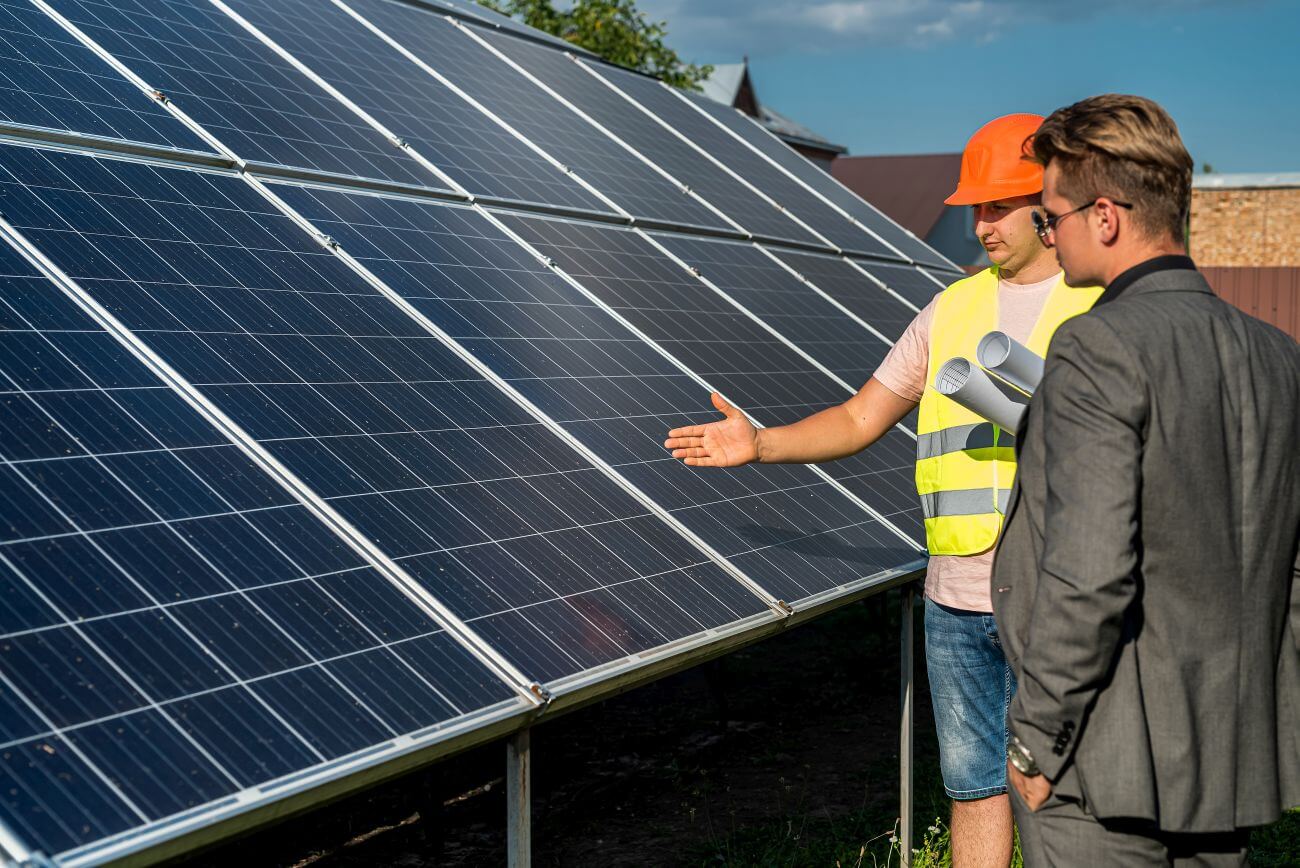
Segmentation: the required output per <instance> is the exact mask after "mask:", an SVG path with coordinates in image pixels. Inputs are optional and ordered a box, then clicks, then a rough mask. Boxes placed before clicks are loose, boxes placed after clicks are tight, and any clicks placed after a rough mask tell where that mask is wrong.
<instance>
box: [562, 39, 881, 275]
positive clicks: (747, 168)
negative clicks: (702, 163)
mask: <svg viewBox="0 0 1300 868" xmlns="http://www.w3.org/2000/svg"><path fill="white" fill-rule="evenodd" d="M585 65H586V66H587V67H588V68H589V69H592V70H595V71H596V72H597V73H598V74H599V75H601V76H602V77H603V78H605V79H606V80H607V81H609V82H610V83H612V84H613V85H614V86H616V87H617V88H618V89H619V90H621V91H623V92H624V93H626V94H627V95H628V96H630V97H632V99H633V100H635V101H636V102H637V103H638V104H639V105H642V106H644V107H645V108H646V109H648V110H650V111H651V112H653V113H654V114H655V116H656V117H658V118H659V119H660V120H661V121H663V122H664V123H665V124H667V125H668V126H670V127H672V128H673V129H675V130H676V131H677V132H679V133H681V134H682V135H684V136H685V137H686V138H688V139H690V140H691V141H692V142H694V143H695V144H696V145H697V146H698V147H699V148H700V149H701V150H703V151H704V152H705V153H708V154H712V155H713V156H714V157H715V158H717V159H719V160H721V161H722V162H724V163H725V164H726V165H727V166H728V167H729V168H730V169H731V170H732V171H733V172H736V173H737V174H738V175H740V176H741V177H742V178H744V179H745V180H746V181H748V182H749V183H751V184H753V185H754V186H755V187H757V188H758V189H760V190H762V191H763V192H764V193H767V194H768V195H769V196H771V197H772V198H773V199H774V200H776V201H777V202H778V203H779V204H780V205H781V206H782V207H784V208H785V210H786V211H787V212H788V213H790V214H792V215H793V216H795V217H797V218H798V219H799V220H801V221H803V223H804V224H805V225H807V226H809V227H810V228H812V229H813V230H814V231H816V232H817V233H819V234H820V235H821V236H822V237H823V238H825V239H827V240H828V241H829V242H830V243H831V244H832V245H835V246H838V247H841V248H843V249H844V250H852V251H856V252H859V253H867V254H874V255H879V256H894V255H895V254H894V252H893V251H892V250H890V249H889V248H888V247H886V246H885V245H884V244H881V243H880V241H879V240H877V239H876V238H875V237H874V236H872V235H870V234H868V233H867V232H865V231H864V230H862V229H861V228H859V227H858V226H855V225H854V224H853V223H852V222H850V221H849V220H848V219H847V218H846V217H844V215H842V214H840V213H839V212H837V211H835V209H833V208H831V207H830V206H828V205H827V204H826V203H825V202H823V201H822V200H820V199H818V198H817V197H816V196H814V195H812V194H811V193H809V191H808V190H807V188H806V187H804V186H803V185H802V184H800V183H799V182H798V181H796V180H795V179H793V178H791V177H789V176H788V175H786V174H784V173H783V172H781V171H780V170H778V169H776V168H775V167H773V166H772V165H771V164H770V163H768V162H767V161H765V160H763V159H762V157H760V156H759V155H757V154H755V153H754V151H753V150H752V149H750V148H747V147H745V145H744V144H743V143H742V142H739V141H737V140H736V139H735V138H734V137H732V136H729V135H727V133H726V131H725V130H723V129H721V128H719V127H718V125H717V124H714V123H713V122H712V121H710V120H709V119H708V118H707V117H705V116H704V115H702V114H700V113H698V112H695V111H692V110H691V107H690V106H689V105H687V104H686V103H683V102H682V101H681V100H679V99H677V97H676V96H674V95H673V92H672V91H671V90H669V89H668V88H666V87H665V86H664V85H663V84H662V83H660V82H659V81H658V80H656V79H653V78H647V77H646V76H642V75H637V74H635V73H632V72H627V71H626V70H623V69H619V68H617V67H613V66H609V65H607V64H603V63H595V62H590V63H586V64H585ZM796 156H797V155H796ZM799 159H802V157H800V158H799ZM809 165H811V164H809ZM814 171H819V170H817V169H815V168H814Z"/></svg>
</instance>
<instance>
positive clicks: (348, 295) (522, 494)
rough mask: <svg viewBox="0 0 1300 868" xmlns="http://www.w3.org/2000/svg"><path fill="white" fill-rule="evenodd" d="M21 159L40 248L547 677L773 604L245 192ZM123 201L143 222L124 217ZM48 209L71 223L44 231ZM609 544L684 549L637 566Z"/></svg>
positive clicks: (458, 609)
mask: <svg viewBox="0 0 1300 868" xmlns="http://www.w3.org/2000/svg"><path fill="white" fill-rule="evenodd" d="M33 162H45V163H48V164H49V165H48V166H45V167H39V168H38V167H33V166H31V163H33ZM0 165H3V166H4V167H5V168H6V169H7V170H8V172H9V173H10V178H9V180H8V183H6V184H5V185H4V195H5V198H6V200H8V201H11V202H15V203H18V204H19V205H20V206H22V208H23V209H24V210H22V211H20V212H19V214H18V215H15V217H14V221H15V223H16V224H17V225H18V226H19V228H20V229H21V230H23V231H25V232H27V233H28V234H29V236H30V237H31V239H32V241H33V243H34V244H36V245H37V246H38V247H39V248H41V249H42V250H44V251H45V252H46V253H47V254H48V255H49V256H51V257H52V258H53V259H54V260H55V262H56V263H57V264H58V265H59V266H60V267H62V268H64V269H65V270H66V271H67V272H68V273H69V274H70V275H71V276H72V277H73V278H74V279H77V280H79V281H84V284H85V286H86V289H87V291H88V292H90V293H91V294H92V295H93V296H94V297H95V298H96V299H97V300H99V301H100V302H101V303H103V304H104V305H105V306H106V307H108V308H109V309H110V310H112V311H113V312H114V313H115V314H116V315H118V316H119V317H121V319H122V320H123V322H124V323H125V324H126V325H127V327H128V328H131V329H132V330H133V331H134V332H135V333H136V334H137V335H140V336H141V337H142V339H143V340H145V341H146V343H147V344H148V345H149V346H150V347H151V348H153V349H154V350H155V351H156V352H158V353H159V354H160V355H161V356H162V357H164V358H165V359H167V360H168V361H169V362H171V363H172V364H174V365H175V366H176V368H177V369H178V370H179V371H180V372H181V374H182V375H183V376H185V377H186V378H187V380H189V381H190V382H192V383H194V384H195V386H196V387H197V388H198V389H199V390H200V391H201V392H202V393H203V394H204V395H205V396H207V397H208V398H209V399H210V400H211V401H213V402H214V403H215V404H216V405H217V406H219V407H220V408H221V409H222V410H223V411H225V412H226V413H227V414H229V415H230V416H231V417H232V418H233V419H234V420H235V421H236V422H237V423H238V424H239V425H241V426H242V427H243V428H244V430H246V431H248V432H249V434H250V435H251V436H252V437H253V438H255V439H256V440H257V441H258V442H260V443H262V444H263V445H264V446H265V447H266V448H267V450H269V451H270V452H271V453H272V454H273V455H274V456H275V457H276V458H277V459H278V460H279V461H281V462H283V463H284V465H285V466H286V467H288V468H289V470H290V471H292V472H293V473H294V474H296V475H297V476H298V478H300V479H301V480H302V481H303V482H305V483H306V484H307V485H308V486H310V487H311V488H312V489H313V490H314V491H315V492H317V493H318V494H319V495H320V496H321V497H322V498H323V500H324V501H325V502H326V503H327V504H328V505H329V506H331V507H333V508H334V509H335V510H337V511H338V513H339V514H340V515H341V516H342V517H343V518H344V519H346V520H347V521H348V522H350V523H351V524H352V525H353V526H354V527H356V528H357V529H358V530H359V531H360V533H361V534H362V535H364V537H365V538H366V539H367V540H370V541H372V542H373V543H374V544H375V545H376V546H377V547H378V548H379V549H380V550H382V551H383V552H384V553H385V554H386V555H387V556H388V557H389V558H391V559H392V560H394V561H395V562H396V563H397V564H398V565H400V567H401V568H402V569H404V570H405V571H406V572H407V573H408V574H409V575H411V576H413V577H414V578H415V579H416V580H417V581H418V582H420V583H421V585H422V586H423V587H424V588H426V589H427V590H428V591H430V592H431V593H433V594H434V596H435V597H436V598H438V599H440V600H442V601H443V602H444V603H445V604H446V605H447V606H448V607H449V608H450V609H451V611H452V612H454V613H455V614H456V615H457V616H458V617H460V618H462V619H464V620H465V621H466V622H467V623H469V624H470V625H471V627H472V628H473V629H474V630H475V631H477V632H478V633H479V634H480V635H482V636H484V637H485V638H486V639H487V640H488V641H489V642H491V643H492V644H493V645H494V646H495V647H496V648H497V649H498V650H499V651H500V652H501V653H502V654H503V655H504V656H505V657H506V658H507V659H508V660H510V661H511V662H512V663H513V664H514V665H515V666H517V667H518V668H519V669H520V670H521V671H526V672H527V674H528V676H529V677H531V678H534V679H536V680H538V681H543V682H546V681H551V680H554V679H558V678H561V677H564V676H568V675H572V674H574V673H577V672H580V671H583V670H586V669H588V668H591V667H593V666H598V665H602V664H605V663H609V662H610V661H612V660H618V659H621V658H624V657H626V656H627V655H629V654H632V653H637V652H641V651H645V650H647V649H648V648H652V647H656V646H659V645H662V644H664V643H665V642H667V641H672V640H675V639H679V638H681V637H682V636H683V635H689V634H693V633H697V632H699V631H700V630H701V629H703V628H702V627H701V625H700V623H699V622H698V621H697V620H696V619H695V617H694V616H695V614H697V613H698V615H699V618H700V619H702V620H706V621H708V620H710V619H712V620H711V622H710V623H707V624H705V625H704V626H716V625H717V624H718V623H721V622H727V621H731V620H735V619H736V618H737V617H739V616H740V615H747V614H752V613H754V612H756V611H762V610H763V609H764V604H763V603H762V601H760V600H758V599H757V598H756V597H753V596H752V595H750V594H749V593H748V592H747V591H744V590H743V589H742V587H741V585H740V584H739V583H737V582H736V580H735V579H733V578H731V577H730V575H728V574H727V573H725V572H724V571H723V570H722V568H721V567H719V566H717V565H716V564H713V563H711V562H709V561H708V559H707V558H706V557H704V556H703V555H702V554H701V553H700V552H699V551H697V550H693V549H692V548H691V547H690V546H689V545H687V544H686V543H684V542H683V541H682V540H680V539H675V538H673V537H672V536H671V535H665V534H663V533H662V528H661V526H660V520H659V519H657V518H654V517H653V516H651V515H650V514H649V512H648V511H647V509H646V508H645V507H644V506H643V505H642V504H640V503H638V502H637V501H636V500H634V499H633V498H632V497H631V496H630V495H628V494H627V492H626V491H624V489H622V488H620V487H619V486H618V485H616V484H615V483H614V482H612V481H611V480H610V479H609V477H608V476H606V475H605V474H604V473H602V472H601V471H599V470H597V469H595V468H593V467H592V466H591V465H590V464H588V463H587V462H585V461H584V460H582V459H581V458H580V456H579V455H578V453H576V452H574V451H573V450H571V449H570V448H569V447H567V446H565V445H564V444H563V443H562V442H561V441H560V440H559V439H557V438H556V437H555V436H554V434H553V433H552V432H550V431H549V430H547V429H546V428H545V427H543V426H542V425H540V424H539V423H538V422H537V420H536V419H535V418H533V417H531V416H529V415H527V414H526V413H524V412H523V411H522V410H521V409H520V408H519V407H518V406H517V405H516V404H514V403H512V402H511V401H510V400H509V399H507V398H506V397H505V396H504V395H503V394H501V392H500V391H499V390H498V389H497V388H496V387H494V386H492V385H491V384H489V383H487V382H486V381H484V380H483V379H482V377H480V376H478V375H476V374H475V373H474V372H473V371H472V370H471V369H470V368H468V367H467V366H466V365H465V364H464V362H463V361H461V360H459V359H458V358H456V357H455V356H454V355H452V353H451V352H450V351H449V350H447V349H446V348H445V347H444V346H443V344H441V343H440V342H439V341H438V339H437V338H435V337H433V336H431V335H430V334H429V333H428V332H427V331H426V330H424V329H422V328H421V327H420V326H419V325H418V324H417V323H416V322H415V321H414V320H412V319H411V318H410V317H409V316H407V315H406V314H404V313H403V312H402V311H401V310H400V309H399V308H398V307H396V306H395V305H393V304H392V303H391V302H390V301H389V300H388V299H386V298H384V297H383V296H382V295H380V294H379V293H378V292H377V291H376V290H375V289H374V288H372V287H370V286H369V285H368V284H367V283H365V282H364V281H363V280H362V279H361V278H360V277H358V276H357V275H356V274H355V272H353V271H352V270H351V269H349V268H348V267H347V266H346V265H344V264H343V263H342V261H341V260H339V259H338V258H337V257H335V256H334V255H333V254H331V253H330V252H329V251H327V250H325V249H324V248H323V247H321V246H320V245H318V244H316V242H314V241H313V240H312V239H311V237H310V236H309V235H308V234H307V233H305V232H303V231H302V230H301V229H300V228H298V227H297V226H295V225H294V224H293V223H292V222H291V221H290V220H289V218H287V217H285V216H284V215H283V214H282V213H280V212H278V211H277V210H275V209H274V208H273V206H271V205H270V203H269V202H267V201H266V200H265V199H264V198H263V197H262V196H260V195H259V194H258V193H257V192H256V191H254V190H253V189H252V188H251V187H250V186H249V185H247V184H245V183H244V182H243V181H240V180H239V179H237V178H233V177H230V176H225V175H219V174H211V173H198V172H192V171H186V170H175V169H164V168H157V167H152V166H147V165H140V164H134V163H121V162H111V161H105V160H99V159H95V158H90V157H83V156H73V155H61V154H44V153H41V152H38V151H31V150H27V149H17V148H9V149H6V150H5V151H4V153H3V155H2V158H0ZM56 173H57V174H58V175H59V179H58V180H49V177H50V176H51V175H53V174H56ZM38 175H43V176H44V177H45V178H46V179H47V180H45V181H44V183H42V184H40V185H39V186H37V185H33V184H30V183H23V182H22V181H19V180H17V179H19V178H32V177H35V176H38ZM109 190H111V191H113V192H114V193H117V195H119V196H124V197H127V198H132V199H134V200H135V201H136V202H137V203H138V204H139V208H138V210H137V211H134V212H124V211H122V210H121V209H120V208H119V209H116V210H115V211H114V212H113V214H114V215H115V216H116V218H117V219H116V220H114V219H113V217H110V216H109V213H108V212H107V211H106V210H105V209H103V208H102V207H100V206H99V205H98V202H99V201H102V199H100V198H99V197H102V196H103V195H105V191H109ZM38 205H45V207H46V208H47V209H49V210H52V211H53V212H54V214H55V215H56V216H57V218H58V219H59V220H60V221H62V222H63V223H64V224H66V225H65V226H63V227H61V228H60V229H57V230H56V229H49V228H43V227H42V226H38V225H29V224H28V221H26V220H22V215H23V214H30V213H31V212H32V210H33V209H35V208H36V207H38ZM149 212H152V214H153V216H152V218H150V217H149V216H148V214H149ZM20 220H21V222H19V221H20ZM110 224H111V225H110ZM166 227H171V228H170V229H169V228H166ZM111 263H116V265H115V266H114V265H112V264H111ZM607 527H612V528H613V530H611V531H610V533H609V534H608V535H606V533H605V528H607ZM606 539H608V540H611V541H617V540H623V541H625V542H626V544H627V546H633V545H635V546H637V547H638V548H640V547H645V548H651V547H652V546H654V543H655V542H659V541H661V540H662V544H661V545H659V546H657V547H654V548H653V550H652V551H651V552H649V553H643V552H640V551H638V552H637V553H636V554H634V555H633V556H632V557H633V559H634V560H638V565H637V566H633V565H632V564H629V563H626V562H622V563H621V562H620V555H621V551H610V550H609V548H608V547H607V546H606V545H605V540H606ZM647 540H649V541H647ZM611 544H614V545H615V546H616V547H618V543H617V542H613V543H611ZM646 562H652V563H654V564H655V568H654V570H653V572H650V571H646V570H644V569H639V568H638V567H640V566H641V565H642V564H645V563H646ZM670 593H671V594H672V597H671V598H670V597H669V594H670ZM718 597H721V598H722V599H721V600H719V599H718ZM729 604H734V605H735V606H738V607H745V606H748V607H749V609H748V611H744V612H736V611H734V610H733V609H732V608H731V607H730V605H729ZM682 630H686V631H687V633H685V634H683V633H682V632H681V631H682Z"/></svg>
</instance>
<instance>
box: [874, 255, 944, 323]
mask: <svg viewBox="0 0 1300 868" xmlns="http://www.w3.org/2000/svg"><path fill="white" fill-rule="evenodd" d="M850 262H851V263H852V265H853V267H854V268H857V269H860V270H861V271H864V272H866V273H867V274H870V275H871V276H872V277H873V278H875V279H876V280H878V281H880V282H881V283H882V284H884V285H885V286H886V287H888V288H889V289H890V291H892V292H893V293H895V294H896V295H898V296H899V297H900V298H902V299H903V300H904V301H906V302H907V303H908V304H909V305H911V306H912V307H914V308H915V309H916V310H918V311H920V310H924V309H925V306H926V305H928V304H929V303H930V302H932V301H934V297H935V296H936V295H938V294H939V293H941V292H943V290H944V289H945V288H946V287H947V284H944V283H940V282H939V281H938V279H937V278H933V277H931V276H930V275H929V274H928V273H927V272H926V271H925V270H923V269H921V268H918V267H917V266H915V265H906V266H904V265H886V264H884V263H880V262H858V261H854V260H850ZM953 279H954V280H956V279H957V278H956V277H954V278H953ZM949 282H950V283H951V282H952V281H949Z"/></svg>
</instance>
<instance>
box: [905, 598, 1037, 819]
mask: <svg viewBox="0 0 1300 868" xmlns="http://www.w3.org/2000/svg"><path fill="white" fill-rule="evenodd" d="M925 667H926V673H927V674H928V676H929V680H930V700H931V704H932V705H933V706H934V726H935V730H936V732H937V734H938V736H939V768H940V770H941V771H942V772H943V787H944V789H945V790H947V791H948V795H949V796H951V797H952V798H954V799H957V800H958V801H966V800H970V799H984V798H988V797H989V796H996V795H999V794H1001V793H1005V792H1006V791H1007V739H1008V733H1007V707H1008V706H1009V705H1010V704H1011V697H1012V696H1014V695H1015V692H1016V676H1015V674H1014V673H1012V671H1011V667H1010V666H1009V665H1007V660H1006V657H1005V656H1004V655H1003V653H1002V643H1001V642H1000V641H999V640H998V627H997V623H996V622H995V621H994V620H993V616H992V615H989V614H984V613H983V612H967V611H963V610H961V609H950V608H948V607H947V606H941V605H939V604H938V603H936V602H934V601H933V600H931V599H930V598H928V597H927V598H926V600H925Z"/></svg>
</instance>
